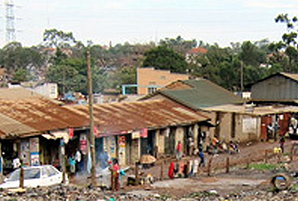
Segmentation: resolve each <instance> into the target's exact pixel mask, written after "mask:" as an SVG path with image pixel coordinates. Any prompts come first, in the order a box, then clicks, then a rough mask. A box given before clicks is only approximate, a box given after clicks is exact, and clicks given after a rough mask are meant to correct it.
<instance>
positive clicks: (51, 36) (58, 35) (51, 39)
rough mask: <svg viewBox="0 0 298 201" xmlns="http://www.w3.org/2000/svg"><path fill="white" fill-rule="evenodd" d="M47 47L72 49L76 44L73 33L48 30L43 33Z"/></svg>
mask: <svg viewBox="0 0 298 201" xmlns="http://www.w3.org/2000/svg"><path fill="white" fill-rule="evenodd" d="M43 41H44V43H45V46H47V47H53V48H65V47H70V46H71V45H73V44H75V43H76V39H75V38H74V36H73V34H72V32H64V31H61V30H59V31H58V30H57V29H46V30H45V31H44V33H43Z"/></svg>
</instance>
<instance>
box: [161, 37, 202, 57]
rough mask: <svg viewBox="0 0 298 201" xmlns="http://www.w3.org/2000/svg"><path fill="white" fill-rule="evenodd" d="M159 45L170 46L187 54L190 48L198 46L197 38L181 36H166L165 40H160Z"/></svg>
mask: <svg viewBox="0 0 298 201" xmlns="http://www.w3.org/2000/svg"><path fill="white" fill-rule="evenodd" d="M159 45H161V46H164V45H165V46H168V47H169V48H171V49H173V50H174V51H175V52H178V53H180V54H181V55H185V54H186V53H187V52H188V51H189V50H190V49H192V48H194V47H196V46H197V41H196V40H195V39H193V40H184V39H183V38H182V37H181V36H177V38H166V39H165V40H160V42H159Z"/></svg>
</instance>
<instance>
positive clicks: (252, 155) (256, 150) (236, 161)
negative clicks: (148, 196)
mask: <svg viewBox="0 0 298 201" xmlns="http://www.w3.org/2000/svg"><path fill="white" fill-rule="evenodd" d="M274 147H279V143H278V142H257V143H251V144H249V145H240V153H237V154H232V155H231V154H227V153H221V154H217V155H214V156H213V160H212V169H213V170H216V169H223V168H225V166H226V160H227V157H229V158H230V167H231V168H232V167H233V166H237V165H245V164H247V161H248V160H249V161H250V162H251V163H254V162H258V161H265V150H268V158H270V157H271V158H272V157H273V153H272V152H273V148H274ZM290 149H291V142H290V141H289V140H287V141H286V143H285V152H288V153H289V152H290ZM210 157H212V155H208V154H207V153H205V168H203V169H202V170H201V174H203V175H206V171H207V168H206V167H207V164H208V161H209V158H210ZM195 158H196V157H185V158H183V159H184V160H188V159H195ZM172 161H173V162H176V159H175V158H174V157H172V158H167V159H163V160H158V161H157V162H156V165H155V166H153V167H151V168H149V169H141V170H140V171H141V172H143V173H144V175H147V174H151V175H153V177H155V178H158V179H160V177H161V172H162V171H161V169H162V167H161V166H162V165H161V164H162V163H164V164H163V174H162V177H163V179H168V176H167V173H168V169H169V165H170V163H171V162H172ZM133 171H134V170H133V168H132V171H131V174H133Z"/></svg>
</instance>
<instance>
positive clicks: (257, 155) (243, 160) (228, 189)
mask: <svg viewBox="0 0 298 201" xmlns="http://www.w3.org/2000/svg"><path fill="white" fill-rule="evenodd" d="M278 146H279V144H278V142H256V143H248V144H242V145H240V153H237V154H233V155H231V154H226V153H225V154H223V153H222V154H218V155H215V156H213V159H212V172H211V176H208V175H207V164H208V161H209V159H210V157H212V156H211V155H208V154H205V163H206V165H205V167H204V168H202V169H200V173H199V174H198V175H196V176H194V177H192V178H181V179H180V178H179V179H173V180H170V179H169V178H168V176H167V173H168V168H169V164H170V162H171V161H174V162H175V161H176V160H175V159H174V158H166V159H161V160H159V161H158V162H157V163H156V165H155V166H153V167H151V168H149V169H141V170H140V172H143V174H144V175H147V174H152V175H153V177H154V178H155V183H154V184H153V185H151V186H150V187H148V186H146V185H145V186H139V187H124V189H122V190H121V191H135V190H136V189H148V190H149V189H150V191H151V192H153V193H159V194H163V195H171V196H172V197H176V198H181V197H183V196H185V195H187V194H191V193H194V192H202V191H212V192H217V193H218V194H220V195H223V196H224V195H228V194H237V193H240V192H242V191H256V190H270V189H271V188H272V186H271V183H270V180H271V178H272V176H274V175H275V174H277V173H280V172H283V173H285V174H287V175H289V174H292V173H294V172H298V156H294V157H293V160H292V161H291V162H289V160H290V157H289V156H287V155H283V156H282V157H281V158H279V157H277V156H276V155H274V154H273V148H274V147H278ZM291 146H292V143H291V141H289V140H288V141H286V143H285V153H289V152H290V149H291ZM265 150H267V158H268V160H267V163H268V164H279V166H278V167H279V168H276V169H273V170H255V169H251V168H247V165H248V163H249V164H253V163H265ZM227 157H229V162H230V168H229V173H226V161H227ZM187 159H195V157H186V158H184V160H187ZM162 163H164V165H163V175H162V179H161V172H162V171H161V168H162V167H161V166H162V165H161V164H162ZM284 164H286V165H284ZM133 173H134V169H133V168H132V169H131V172H130V174H133Z"/></svg>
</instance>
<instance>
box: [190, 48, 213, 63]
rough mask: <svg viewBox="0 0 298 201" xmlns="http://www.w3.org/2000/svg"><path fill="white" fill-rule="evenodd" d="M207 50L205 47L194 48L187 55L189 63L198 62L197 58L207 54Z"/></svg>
mask: <svg viewBox="0 0 298 201" xmlns="http://www.w3.org/2000/svg"><path fill="white" fill-rule="evenodd" d="M207 52H208V50H207V49H205V48H203V47H196V48H192V49H191V50H189V51H188V52H187V53H186V55H185V57H186V61H187V62H188V63H196V61H195V58H196V57H197V56H199V55H201V54H206V53H207Z"/></svg>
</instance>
